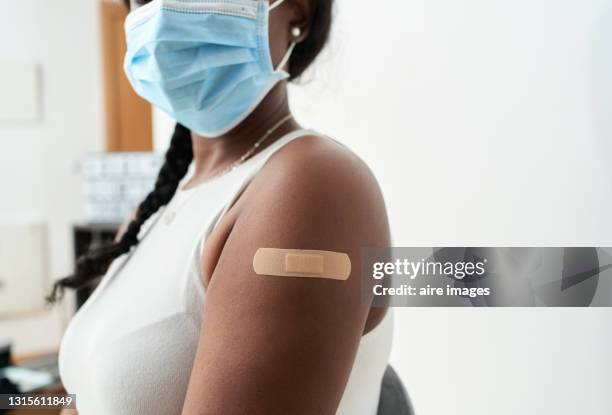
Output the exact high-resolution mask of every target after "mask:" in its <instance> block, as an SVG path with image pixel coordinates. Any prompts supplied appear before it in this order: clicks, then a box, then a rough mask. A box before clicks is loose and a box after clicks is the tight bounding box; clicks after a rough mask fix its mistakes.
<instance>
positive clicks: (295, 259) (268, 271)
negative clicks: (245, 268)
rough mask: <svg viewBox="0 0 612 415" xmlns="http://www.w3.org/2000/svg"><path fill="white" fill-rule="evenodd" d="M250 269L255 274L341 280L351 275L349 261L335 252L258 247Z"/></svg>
mask: <svg viewBox="0 0 612 415" xmlns="http://www.w3.org/2000/svg"><path fill="white" fill-rule="evenodd" d="M253 268H254V269H255V273H256V274H257V275H270V276H276V277H296V278H324V279H331V280H340V281H345V280H347V279H348V277H349V275H350V274H351V259H350V258H349V256H348V255H347V254H343V253H339V252H330V251H309V250H300V249H274V248H260V249H258V250H257V252H256V253H255V257H254V258H253Z"/></svg>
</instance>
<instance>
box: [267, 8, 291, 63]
mask: <svg viewBox="0 0 612 415" xmlns="http://www.w3.org/2000/svg"><path fill="white" fill-rule="evenodd" d="M284 2H285V0H277V1H275V2H274V3H272V4H271V5H270V7H269V10H270V11H272V10H274V9H276V8H277V7H278V6H280V5H281V4H283V3H284ZM295 46H296V42H291V44H290V45H289V49H287V53H285V56H284V57H283V59H282V60H281V62H280V63H279V64H278V67H277V68H276V70H277V71H279V70H281V69H283V68H284V67H285V66H286V65H287V63H289V59H291V54H292V53H293V50H294V49H295Z"/></svg>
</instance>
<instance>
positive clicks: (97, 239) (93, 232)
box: [72, 223, 120, 310]
mask: <svg viewBox="0 0 612 415" xmlns="http://www.w3.org/2000/svg"><path fill="white" fill-rule="evenodd" d="M119 226H120V225H119V224H116V223H109V224H83V225H75V226H74V227H73V230H72V233H73V241H74V255H75V259H76V258H78V257H80V256H81V255H83V254H84V253H86V252H87V251H89V250H90V249H92V248H96V247H99V246H101V245H104V244H106V243H110V242H112V241H113V240H114V239H115V235H116V234H117V231H118V230H119ZM95 288H96V285H92V286H89V287H86V288H82V289H80V290H79V291H78V292H77V295H76V308H77V310H78V309H79V308H80V307H81V306H82V305H83V304H84V303H85V301H87V299H88V298H89V296H90V295H91V293H92V292H93V290H94V289H95Z"/></svg>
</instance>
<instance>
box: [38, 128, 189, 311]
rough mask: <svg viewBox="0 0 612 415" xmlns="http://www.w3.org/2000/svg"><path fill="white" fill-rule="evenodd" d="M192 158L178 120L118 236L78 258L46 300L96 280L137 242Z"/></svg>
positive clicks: (58, 297)
mask: <svg viewBox="0 0 612 415" xmlns="http://www.w3.org/2000/svg"><path fill="white" fill-rule="evenodd" d="M192 160H193V148H192V146H191V133H190V131H189V130H188V129H187V128H185V127H183V126H182V125H180V124H177V125H176V128H175V130H174V134H173V136H172V141H171V142H170V148H169V149H168V151H167V152H166V158H165V162H164V165H163V166H162V168H161V170H160V172H159V175H158V176H157V181H156V182H155V188H154V189H153V191H151V193H149V194H148V195H147V197H146V198H145V199H144V200H143V201H142V203H141V204H140V205H139V206H138V210H137V212H136V217H135V218H134V219H133V220H132V221H131V222H130V224H129V225H128V227H127V229H126V231H125V233H124V234H123V235H122V236H121V239H120V240H119V241H117V242H115V243H112V244H110V245H108V246H103V247H100V248H98V249H94V250H92V251H90V252H88V253H86V254H85V255H83V256H81V257H80V258H78V259H77V262H76V267H75V268H76V269H75V271H74V274H73V275H71V276H69V277H66V278H63V279H61V280H59V281H57V282H56V283H55V285H54V286H53V290H52V292H51V294H50V295H49V296H48V297H47V301H48V302H50V303H55V302H57V301H58V300H60V299H61V298H62V297H63V294H64V291H65V289H66V288H71V289H79V288H82V287H85V286H87V285H89V284H91V283H92V282H94V281H96V280H98V279H99V278H100V277H101V276H103V275H104V273H106V271H107V269H108V267H109V266H110V264H111V263H112V262H113V260H115V259H116V258H118V257H120V256H121V255H123V254H126V253H128V252H129V251H130V250H131V249H132V248H133V247H134V246H136V245H138V242H139V241H138V234H139V233H140V229H141V228H142V225H143V224H144V223H145V222H146V221H147V220H148V219H149V218H150V217H151V216H152V215H153V214H154V213H155V212H157V211H158V210H159V209H160V208H161V207H162V206H165V205H167V204H168V202H170V200H171V199H172V196H174V194H175V193H176V189H177V188H178V185H179V183H180V181H181V179H182V178H183V177H185V174H187V169H188V168H189V165H190V164H191V161H192Z"/></svg>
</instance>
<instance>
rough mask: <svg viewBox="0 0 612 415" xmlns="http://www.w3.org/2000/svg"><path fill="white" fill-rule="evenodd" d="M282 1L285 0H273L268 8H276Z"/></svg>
mask: <svg viewBox="0 0 612 415" xmlns="http://www.w3.org/2000/svg"><path fill="white" fill-rule="evenodd" d="M284 1H285V0H277V1H275V2H274V3H272V4H271V5H270V9H269V10H270V11H272V10H274V9H276V8H277V7H278V6H280V5H281V4H283V3H284Z"/></svg>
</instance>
